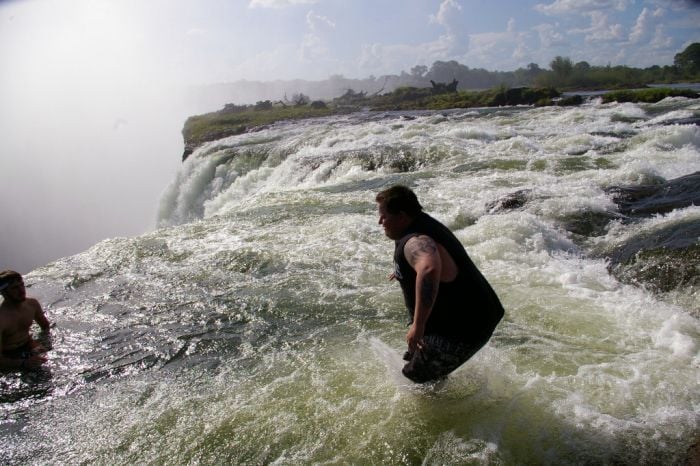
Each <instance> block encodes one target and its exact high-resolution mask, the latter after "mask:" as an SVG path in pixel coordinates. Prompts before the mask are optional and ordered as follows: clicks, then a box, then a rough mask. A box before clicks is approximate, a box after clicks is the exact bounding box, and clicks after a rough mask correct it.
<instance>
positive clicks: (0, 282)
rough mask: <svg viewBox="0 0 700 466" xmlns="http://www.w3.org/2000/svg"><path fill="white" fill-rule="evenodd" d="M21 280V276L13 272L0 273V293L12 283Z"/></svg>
mask: <svg viewBox="0 0 700 466" xmlns="http://www.w3.org/2000/svg"><path fill="white" fill-rule="evenodd" d="M19 280H22V275H20V273H19V272H15V271H14V270H5V271H3V272H0V291H3V290H4V289H5V288H7V287H8V286H10V285H12V284H13V283H15V282H17V281H19Z"/></svg>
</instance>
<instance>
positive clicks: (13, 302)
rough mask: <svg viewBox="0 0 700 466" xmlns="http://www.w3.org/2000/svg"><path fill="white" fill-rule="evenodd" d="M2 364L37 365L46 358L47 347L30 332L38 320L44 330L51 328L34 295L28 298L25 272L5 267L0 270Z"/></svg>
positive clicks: (23, 366)
mask: <svg viewBox="0 0 700 466" xmlns="http://www.w3.org/2000/svg"><path fill="white" fill-rule="evenodd" d="M0 292H1V293H2V297H3V298H4V299H3V302H2V304H0V368H3V369H34V368H37V367H39V366H40V365H41V364H42V363H43V362H45V361H46V358H45V357H44V356H43V355H41V354H40V353H42V352H44V351H45V349H44V348H43V347H42V346H41V345H40V344H39V343H38V342H37V341H36V340H34V339H33V338H32V337H31V335H30V334H29V328H30V327H31V326H32V323H33V322H34V321H36V323H37V324H39V327H41V330H42V331H43V332H48V331H49V328H50V325H49V321H48V319H47V318H46V316H45V315H44V311H43V310H42V309H41V305H40V304H39V302H38V301H37V300H36V299H34V298H27V292H26V289H25V288H24V280H23V279H22V275H20V274H19V273H17V272H15V271H13V270H6V271H4V272H0Z"/></svg>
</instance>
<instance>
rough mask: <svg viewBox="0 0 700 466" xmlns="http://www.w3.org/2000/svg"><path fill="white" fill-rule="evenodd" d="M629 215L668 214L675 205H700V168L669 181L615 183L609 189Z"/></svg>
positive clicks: (608, 191)
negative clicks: (631, 184)
mask: <svg viewBox="0 0 700 466" xmlns="http://www.w3.org/2000/svg"><path fill="white" fill-rule="evenodd" d="M606 192H607V193H608V194H611V195H612V197H613V201H615V203H616V204H617V205H618V206H619V208H620V213H622V214H623V215H626V216H628V217H635V218H639V217H648V216H651V215H654V214H666V213H668V212H670V211H672V210H674V209H681V208H683V207H688V206H691V205H700V172H696V173H693V174H690V175H686V176H683V177H680V178H676V179H675V180H671V181H668V182H663V181H660V182H659V183H658V184H648V185H642V186H628V187H621V186H613V187H611V188H608V189H607V190H606Z"/></svg>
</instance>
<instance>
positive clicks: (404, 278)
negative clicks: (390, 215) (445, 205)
mask: <svg viewBox="0 0 700 466" xmlns="http://www.w3.org/2000/svg"><path fill="white" fill-rule="evenodd" d="M417 235H427V236H429V237H431V238H432V239H433V241H435V242H436V243H439V244H440V245H442V247H444V248H445V249H446V250H447V252H448V253H449V255H450V256H451V257H452V259H453V260H454V261H455V264H457V269H458V272H457V277H456V278H455V279H454V280H453V281H451V282H442V281H441V282H440V286H439V288H438V295H437V298H436V300H435V304H434V306H433V309H432V311H431V312H430V316H429V317H428V322H427V323H426V328H425V334H426V335H443V336H448V337H452V338H459V339H462V340H472V339H475V338H482V337H485V336H488V335H490V334H491V333H492V332H493V329H494V328H495V327H496V325H497V324H498V322H499V321H500V320H501V318H502V317H503V314H504V311H503V306H502V305H501V302H500V301H499V299H498V296H496V293H495V292H494V291H493V288H491V285H490V284H489V283H488V282H487V281H486V278H484V276H483V275H482V274H481V272H479V269H477V268H476V266H475V265H474V263H473V262H472V261H471V259H470V258H469V255H468V254H467V251H466V250H465V249H464V246H462V243H460V242H459V240H458V239H457V238H456V237H455V235H454V234H452V232H451V231H450V230H449V229H448V228H447V227H446V226H445V225H443V224H442V223H440V222H438V221H437V220H435V219H434V218H432V217H431V216H429V215H428V214H426V213H421V214H420V215H419V216H418V217H417V218H416V219H415V220H414V221H413V223H411V225H410V226H409V227H408V229H407V231H406V233H405V234H404V236H403V237H402V238H401V239H400V240H398V241H396V249H395V250H394V273H395V275H396V278H397V280H398V281H399V283H400V284H401V290H402V291H403V296H404V301H405V303H406V309H407V311H408V315H409V319H410V321H411V322H413V311H414V309H415V303H416V271H415V270H414V269H413V267H411V265H410V264H409V263H408V261H407V260H406V256H405V255H404V247H405V246H406V242H407V241H408V240H409V239H411V238H413V237H414V236H417Z"/></svg>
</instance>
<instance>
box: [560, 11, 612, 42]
mask: <svg viewBox="0 0 700 466" xmlns="http://www.w3.org/2000/svg"><path fill="white" fill-rule="evenodd" d="M588 15H589V16H590V18H591V25H590V27H588V28H583V29H572V30H571V32H572V33H579V34H584V35H585V41H586V42H588V43H592V42H611V41H616V40H620V39H622V38H623V35H624V29H623V27H622V25H621V24H608V15H606V14H605V13H602V12H600V11H593V12H591V13H589V14H588Z"/></svg>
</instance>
